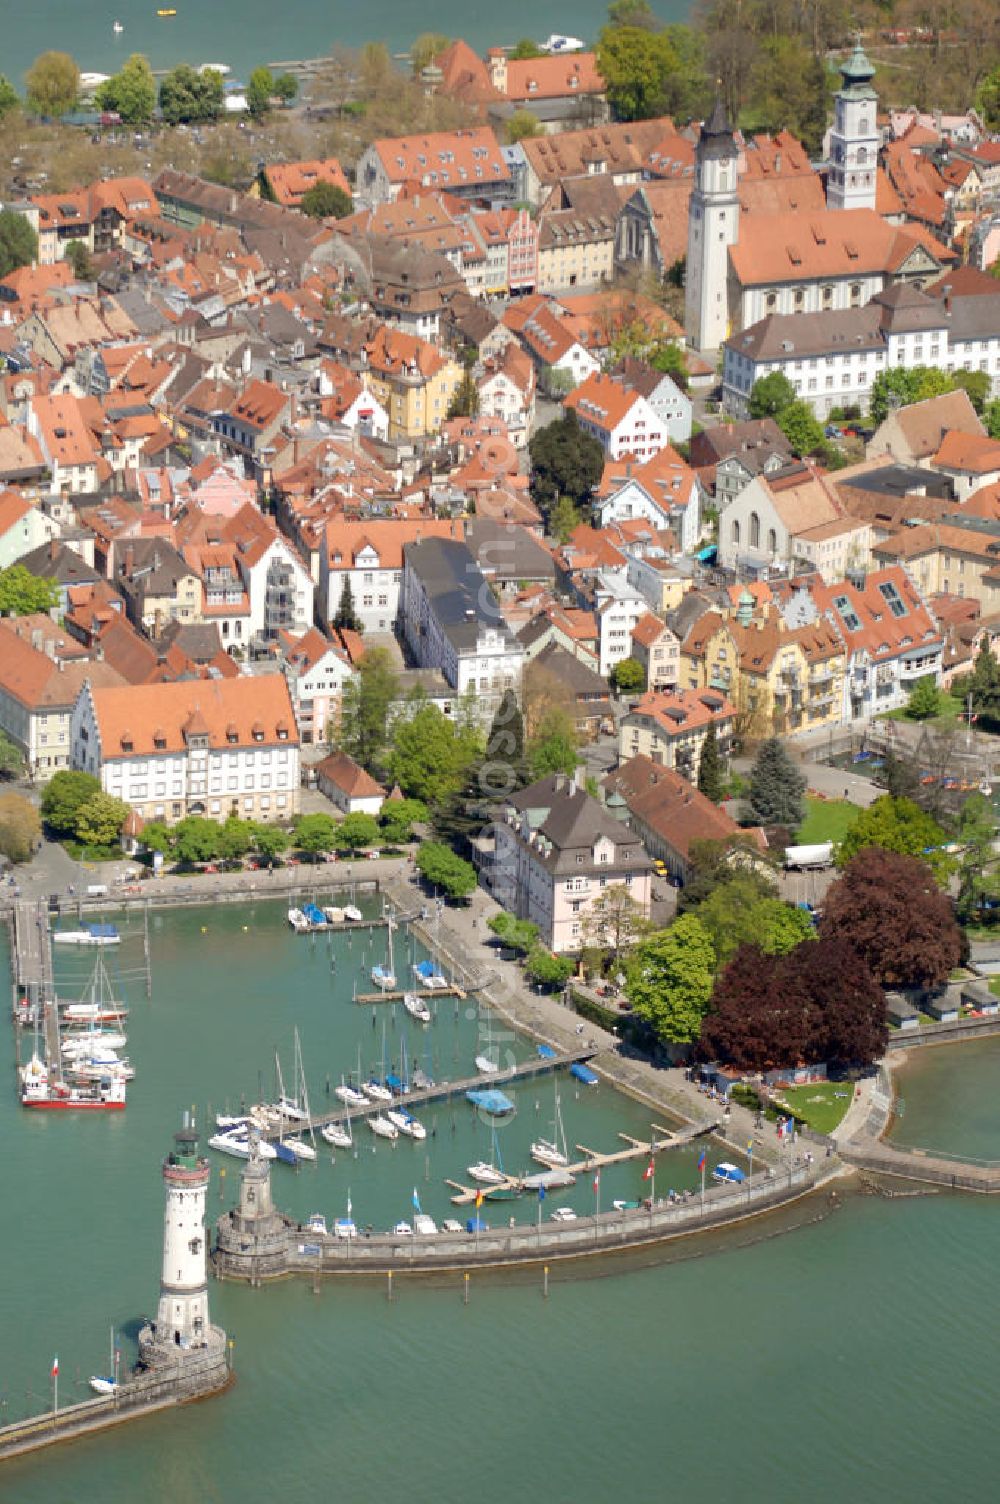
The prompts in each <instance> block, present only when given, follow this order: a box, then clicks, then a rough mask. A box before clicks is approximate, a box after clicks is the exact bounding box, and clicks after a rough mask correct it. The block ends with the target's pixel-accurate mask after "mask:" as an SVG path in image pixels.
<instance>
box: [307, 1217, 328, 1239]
mask: <svg viewBox="0 0 1000 1504" xmlns="http://www.w3.org/2000/svg"><path fill="white" fill-rule="evenodd" d="M306 1232H314V1233H317V1234H318V1235H319V1236H320V1237H321V1238H325V1237H328V1236H329V1234H328V1233H327V1229H326V1218H325V1217H324V1215H323V1213H322V1212H311V1213H310V1214H309V1220H308V1222H307V1223H306Z"/></svg>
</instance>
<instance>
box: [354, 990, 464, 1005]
mask: <svg viewBox="0 0 1000 1504" xmlns="http://www.w3.org/2000/svg"><path fill="white" fill-rule="evenodd" d="M410 993H414V994H415V995H416V996H417V997H419V998H421V1000H422V1001H423V1002H425V1003H429V1002H430V1000H431V998H435V997H457V998H462V999H465V998H467V997H468V996H469V994H468V993H467V992H466V990H465V988H464V987H435V988H434V989H433V991H427V990H426V989H425V990H423V991H421V989H420V988H418V987H407V988H406V989H405V990H402V991H401V990H398V989H397V990H395V991H391V992H358V993H356V994H355V997H354V1001H355V1002H356V1003H401V1002H402V1001H403V998H404V997H408V996H409V994H410Z"/></svg>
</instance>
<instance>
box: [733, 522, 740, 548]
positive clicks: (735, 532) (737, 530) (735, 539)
mask: <svg viewBox="0 0 1000 1504" xmlns="http://www.w3.org/2000/svg"><path fill="white" fill-rule="evenodd" d="M739 546H740V525H739V523H738V522H734V523H733V547H734V548H739Z"/></svg>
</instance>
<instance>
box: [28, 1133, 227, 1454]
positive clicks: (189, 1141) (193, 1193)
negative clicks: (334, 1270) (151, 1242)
mask: <svg viewBox="0 0 1000 1504" xmlns="http://www.w3.org/2000/svg"><path fill="white" fill-rule="evenodd" d="M210 1173H211V1172H210V1168H209V1163H208V1160H207V1159H205V1158H204V1157H202V1156H201V1155H199V1154H198V1140H197V1135H196V1134H195V1132H194V1130H193V1129H192V1128H189V1127H187V1126H186V1125H185V1127H184V1128H183V1129H182V1130H181V1132H180V1133H178V1134H176V1135H175V1138H174V1148H173V1149H172V1150H171V1152H170V1153H169V1154H168V1155H167V1157H166V1159H165V1160H164V1162H163V1182H164V1187H165V1191H166V1205H165V1207H164V1217H163V1266H162V1269H161V1271H160V1299H159V1305H158V1308H157V1314H156V1320H155V1322H151V1323H150V1324H149V1325H147V1326H145V1327H143V1329H142V1331H141V1333H140V1335H139V1361H138V1363H137V1364H136V1366H135V1368H134V1369H133V1370H132V1372H131V1373H130V1374H128V1375H127V1376H126V1377H125V1378H122V1379H117V1380H112V1379H111V1378H110V1377H109V1378H108V1379H105V1380H102V1381H100V1382H102V1383H104V1384H105V1385H106V1389H107V1392H104V1393H99V1394H95V1396H94V1398H93V1399H89V1400H82V1401H80V1402H79V1403H78V1404H73V1405H65V1406H62V1407H61V1408H60V1407H58V1405H54V1406H53V1409H51V1410H48V1411H45V1412H43V1413H42V1414H40V1415H33V1416H29V1417H28V1419H26V1420H21V1421H14V1422H12V1423H11V1424H10V1425H6V1426H0V1461H3V1459H5V1458H7V1457H16V1456H20V1455H21V1454H22V1453H25V1452H31V1451H35V1450H37V1449H38V1448H40V1447H46V1446H51V1445H53V1444H54V1443H55V1442H58V1441H70V1440H72V1439H73V1438H75V1437H78V1436H88V1435H91V1434H92V1433H93V1432H95V1431H101V1430H104V1429H106V1428H108V1427H110V1426H118V1425H121V1424H122V1423H123V1422H125V1421H127V1420H131V1419H133V1418H134V1417H136V1416H140V1415H149V1414H151V1413H152V1412H153V1411H156V1410H166V1409H170V1408H172V1407H173V1406H175V1405H182V1404H186V1403H188V1402H189V1401H192V1400H200V1399H204V1398H205V1397H206V1396H207V1395H210V1394H217V1393H218V1392H219V1391H221V1390H223V1389H226V1388H228V1386H229V1385H230V1384H231V1383H232V1382H233V1373H232V1365H231V1362H230V1347H229V1343H228V1341H227V1338H226V1333H225V1332H224V1331H223V1329H222V1327H220V1326H213V1325H212V1322H211V1320H210V1318H209V1310H208V1261H207V1255H206V1238H205V1200H206V1196H207V1192H208V1182H209V1177H210Z"/></svg>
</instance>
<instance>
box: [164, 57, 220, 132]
mask: <svg viewBox="0 0 1000 1504" xmlns="http://www.w3.org/2000/svg"><path fill="white" fill-rule="evenodd" d="M223 98H224V94H223V80H222V74H221V73H220V72H219V71H218V70H217V69H215V68H206V69H205V70H204V72H200V73H199V72H197V71H196V70H195V69H194V68H192V67H191V66H190V64H188V63H181V64H180V65H179V66H178V67H176V68H172V69H171V70H170V72H169V73H167V74H166V75H165V76H164V78H163V79H162V80H161V82H160V112H161V114H162V115H163V118H164V120H165V121H166V123H167V125H194V124H198V123H200V122H202V121H210V120H217V119H218V118H219V115H220V114H221V112H222V105H223Z"/></svg>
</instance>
